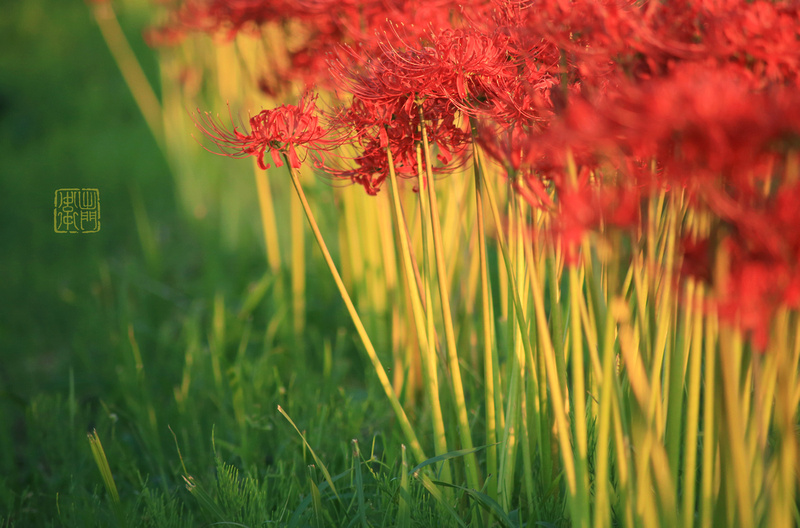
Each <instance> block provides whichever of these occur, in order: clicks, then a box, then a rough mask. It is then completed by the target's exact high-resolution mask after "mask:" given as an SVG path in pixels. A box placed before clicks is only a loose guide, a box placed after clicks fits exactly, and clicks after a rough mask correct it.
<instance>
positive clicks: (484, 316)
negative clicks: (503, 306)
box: [470, 118, 497, 500]
mask: <svg viewBox="0 0 800 528" xmlns="http://www.w3.org/2000/svg"><path fill="white" fill-rule="evenodd" d="M470 123H471V125H472V158H473V163H474V171H475V206H476V215H477V224H478V261H479V263H480V276H481V325H482V326H481V330H482V331H481V337H482V338H483V383H484V396H485V402H486V445H488V446H489V447H488V448H487V451H486V471H487V473H488V475H493V476H495V478H496V477H497V447H496V446H495V445H494V444H495V443H497V430H496V425H497V424H496V417H495V394H494V377H495V372H494V367H495V365H494V353H493V348H494V347H493V344H494V343H495V340H494V333H493V332H492V317H493V314H494V311H493V309H492V303H491V298H490V297H489V272H488V266H487V262H486V225H485V222H484V218H483V185H482V181H481V180H482V178H481V174H483V166H482V164H481V158H480V153H479V152H478V144H477V142H476V136H477V131H476V127H475V121H474V120H473V119H472V118H470ZM489 496H490V497H492V499H494V500H497V486H496V485H495V486H489Z"/></svg>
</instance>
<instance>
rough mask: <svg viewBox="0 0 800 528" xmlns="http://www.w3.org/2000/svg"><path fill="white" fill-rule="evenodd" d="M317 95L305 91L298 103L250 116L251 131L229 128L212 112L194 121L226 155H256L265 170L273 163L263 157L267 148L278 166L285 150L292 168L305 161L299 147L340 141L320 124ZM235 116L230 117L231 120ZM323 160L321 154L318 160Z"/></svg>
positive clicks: (323, 146) (317, 148) (320, 146)
mask: <svg viewBox="0 0 800 528" xmlns="http://www.w3.org/2000/svg"><path fill="white" fill-rule="evenodd" d="M315 99H316V96H308V95H305V96H303V97H302V98H301V99H300V102H299V103H298V104H297V106H294V105H283V106H280V107H278V108H275V109H272V110H262V111H261V112H260V113H259V114H257V115H256V116H254V117H251V118H250V133H246V134H245V133H242V132H240V131H239V129H238V127H236V126H234V127H233V130H231V131H228V130H227V129H226V128H225V127H224V126H223V125H222V124H218V123H217V121H215V120H214V118H213V117H212V116H211V115H210V114H209V113H206V114H205V117H201V118H200V119H199V120H197V121H195V125H196V126H197V128H199V129H200V131H201V132H203V134H205V135H206V136H208V137H209V138H211V141H213V142H214V144H216V145H217V146H218V147H219V148H220V149H222V152H220V153H218V154H221V155H223V156H230V157H243V156H255V157H256V159H257V160H258V166H259V167H261V168H262V169H263V170H266V169H268V168H269V166H270V164H269V163H266V162H265V160H264V155H265V154H266V152H267V151H269V152H270V154H271V155H272V160H273V161H274V162H275V165H276V166H278V167H281V166H283V162H282V160H281V154H285V155H286V156H287V157H288V159H289V163H290V165H291V166H292V167H293V168H299V167H300V166H301V165H302V161H301V159H300V156H299V155H298V153H297V148H298V147H302V148H304V149H310V150H311V151H312V152H314V151H317V153H316V154H314V155H315V156H319V154H318V151H322V150H330V149H331V148H334V147H336V146H338V145H339V144H340V142H339V141H337V140H334V139H332V138H331V137H330V132H329V131H328V130H327V129H326V128H324V127H322V126H321V125H320V124H319V117H318V116H317V115H316V113H317V108H316V104H315V102H314V101H315ZM232 121H233V119H231V122H232ZM315 161H316V162H317V163H319V162H321V160H320V159H319V158H317V159H316V160H315Z"/></svg>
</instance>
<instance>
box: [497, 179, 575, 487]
mask: <svg viewBox="0 0 800 528" xmlns="http://www.w3.org/2000/svg"><path fill="white" fill-rule="evenodd" d="M483 183H484V186H483V189H485V191H486V197H487V198H488V201H489V206H490V209H491V211H492V218H493V219H494V222H495V224H496V225H501V220H500V212H499V211H498V208H497V202H496V200H495V199H494V194H493V193H492V188H491V186H488V185H486V180H485V175H484V181H483ZM497 237H498V239H499V241H500V244H499V245H500V250H501V253H502V255H503V262H504V264H505V268H506V275H507V276H508V280H509V281H510V282H511V283H512V287H511V288H510V291H511V292H512V301H513V303H514V311H515V317H514V319H515V320H516V322H517V325H518V326H519V327H520V331H521V332H522V333H525V332H527V328H528V323H527V321H526V320H525V313H524V312H523V310H522V303H521V302H520V299H519V295H517V294H516V292H517V291H518V290H517V287H516V284H515V283H516V278H515V277H514V274H513V270H512V269H511V261H510V260H509V255H508V249H507V248H508V246H507V245H506V241H505V237H504V235H503V232H502V231H501V230H498V231H497ZM529 264H530V266H531V267H532V268H533V269H532V270H531V273H532V276H533V277H536V276H538V272H537V270H536V269H535V266H536V261H535V260H534V261H532V262H530V263H529ZM531 294H532V296H533V304H534V309H535V312H536V327H537V331H538V335H539V342H540V350H539V353H540V354H542V355H543V356H544V360H545V361H544V363H545V371H546V373H547V382H548V386H549V387H550V396H551V399H552V403H553V413H554V414H555V420H556V429H557V431H558V444H559V447H560V449H561V459H562V462H563V464H564V474H565V476H566V480H567V489H568V490H569V493H570V495H571V496H573V497H574V496H575V492H576V486H577V483H576V480H575V463H574V458H573V455H572V441H571V432H570V427H569V420H568V417H567V412H566V404H565V401H564V392H563V390H562V388H561V385H560V383H559V375H558V368H557V367H556V359H555V350H554V348H553V342H552V340H551V338H550V329H549V328H548V324H547V315H546V312H545V304H544V293H543V291H542V285H541V284H539V281H536V280H532V281H531ZM522 345H523V347H525V355H526V356H529V357H530V356H532V354H533V352H532V350H531V349H530V347H531V344H530V341H529V340H528V339H523V340H522ZM530 367H531V368H534V367H533V365H531V366H530Z"/></svg>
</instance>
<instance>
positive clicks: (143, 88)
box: [91, 2, 166, 153]
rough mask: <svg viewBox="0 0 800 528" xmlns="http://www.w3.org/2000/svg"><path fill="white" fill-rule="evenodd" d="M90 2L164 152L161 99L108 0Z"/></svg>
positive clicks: (101, 30) (138, 103)
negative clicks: (105, 0)
mask: <svg viewBox="0 0 800 528" xmlns="http://www.w3.org/2000/svg"><path fill="white" fill-rule="evenodd" d="M91 5H92V14H93V15H94V18H95V20H97V25H98V26H99V27H100V32H101V33H102V35H103V39H104V40H105V41H106V45H107V46H108V49H109V51H110V52H111V55H113V57H114V61H115V62H116V63H117V66H118V67H119V71H120V72H121V73H122V77H123V78H124V79H125V83H126V84H127V85H128V88H129V89H130V91H131V94H132V95H133V98H134V100H135V101H136V104H137V106H138V107H139V111H140V112H142V115H143V116H144V120H145V121H146V122H147V126H148V128H150V132H151V133H152V134H153V137H154V138H155V140H156V143H158V146H159V147H160V148H161V151H162V152H164V153H166V150H165V143H164V126H163V113H162V111H161V103H160V102H159V101H158V97H156V93H155V91H153V87H152V86H150V81H148V80H147V76H146V75H145V74H144V70H142V66H141V65H140V64H139V61H138V59H137V58H136V54H135V53H134V52H133V49H132V48H131V45H130V43H129V42H128V39H127V38H126V37H125V33H124V32H123V31H122V28H121V27H120V25H119V21H118V20H117V16H116V14H115V13H114V8H113V7H112V5H111V2H91Z"/></svg>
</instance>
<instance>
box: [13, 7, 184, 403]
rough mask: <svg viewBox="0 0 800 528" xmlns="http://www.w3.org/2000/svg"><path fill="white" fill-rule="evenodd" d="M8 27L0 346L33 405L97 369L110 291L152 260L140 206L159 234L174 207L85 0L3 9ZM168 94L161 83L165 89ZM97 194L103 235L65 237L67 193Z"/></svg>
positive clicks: (17, 387)
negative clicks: (139, 202) (140, 227)
mask: <svg viewBox="0 0 800 528" xmlns="http://www.w3.org/2000/svg"><path fill="white" fill-rule="evenodd" d="M3 11H4V14H3V17H2V18H1V19H0V48H2V53H0V138H1V139H0V149H2V153H0V159H2V179H3V185H2V189H3V192H2V199H1V200H2V204H3V206H2V207H1V208H0V245H1V246H0V254H2V259H1V260H0V266H2V268H1V269H2V272H1V276H2V280H0V292H1V293H0V299H2V302H1V303H0V343H1V344H2V345H1V346H2V354H3V361H2V364H3V368H2V371H1V373H2V390H3V392H4V394H5V395H6V397H11V398H12V399H15V400H17V399H22V400H28V399H29V398H31V396H32V395H33V394H36V393H37V392H38V391H41V390H43V388H45V387H51V388H57V387H64V388H66V386H67V383H68V369H69V367H72V368H73V369H74V372H75V378H76V381H77V382H78V383H79V384H81V385H84V384H85V385H98V387H96V388H94V389H93V390H100V386H102V385H103V384H104V383H107V382H108V380H106V381H104V380H94V379H84V378H83V377H82V376H81V372H82V371H83V370H85V368H86V367H87V364H90V363H95V362H102V361H104V356H105V355H107V354H106V353H105V352H107V348H108V346H109V345H110V343H109V338H110V335H111V334H110V333H109V332H107V331H106V330H107V328H103V327H102V326H101V325H98V323H99V321H98V314H106V315H108V316H109V317H108V318H107V322H108V323H109V324H111V321H113V317H111V313H110V312H111V311H113V310H114V308H115V307H114V306H113V302H114V301H113V299H112V298H108V296H104V295H103V292H104V291H105V292H106V293H108V290H107V289H106V290H104V285H103V281H106V283H107V284H106V285H105V286H108V282H110V281H112V280H113V278H114V276H115V275H118V274H119V273H120V272H121V270H120V268H121V267H124V266H125V265H126V262H129V261H130V259H134V260H135V259H137V258H138V257H139V256H140V255H141V244H140V242H139V239H138V235H137V228H136V222H135V217H134V210H133V203H134V202H133V200H132V198H131V197H132V196H137V195H138V196H141V197H144V199H143V203H144V204H145V207H146V209H147V211H149V212H150V214H151V215H152V216H153V218H152V219H153V225H155V226H157V228H158V229H159V230H161V228H160V227H158V226H162V225H169V223H171V221H172V213H171V211H174V209H175V208H174V205H173V204H174V193H173V184H172V179H171V177H170V174H169V171H168V167H167V163H166V161H165V159H164V157H163V155H162V154H161V152H160V151H159V149H158V147H157V145H156V143H155V141H154V140H153V138H152V136H151V134H150V133H149V131H148V129H147V128H146V126H145V124H144V121H143V119H142V118H141V115H140V113H139V110H138V109H137V107H136V105H135V103H134V101H133V98H132V97H131V94H130V92H129V90H128V88H127V86H126V85H125V83H124V81H123V79H122V77H121V76H120V74H119V71H118V69H117V67H116V65H115V63H114V61H113V59H112V57H111V55H110V53H109V52H108V50H107V48H106V46H105V44H104V42H103V40H102V37H101V35H100V32H99V30H98V28H97V25H96V23H95V22H94V19H93V18H92V15H91V11H90V10H89V8H88V6H87V5H86V4H84V3H83V2H79V1H71V2H58V1H53V0H33V1H26V2H10V3H6V5H5V6H4V8H3ZM143 14H144V13H143V12H141V13H140V14H139V16H138V17H137V16H135V15H136V13H135V12H134V11H131V12H128V13H123V16H121V19H122V20H123V22H124V25H125V29H126V31H128V34H129V37H130V40H131V42H132V43H133V44H134V46H135V48H136V52H137V54H138V56H139V57H140V60H141V62H142V64H143V66H144V68H145V70H146V72H147V74H148V75H149V76H150V78H151V79H153V80H154V81H155V80H156V79H157V62H156V57H155V54H154V53H153V52H152V51H151V50H149V49H148V48H147V47H146V46H145V45H144V43H143V40H142V38H141V36H140V33H139V31H140V30H141V27H140V26H141V25H142V24H143V23H144V20H143V19H142V18H141V15H143ZM154 84H155V85H156V86H157V83H154ZM75 187H79V188H83V187H88V188H97V189H99V192H100V206H101V222H102V224H101V225H102V227H101V230H100V232H98V233H94V234H58V233H55V232H54V229H53V201H54V194H55V191H56V189H59V188H75Z"/></svg>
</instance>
